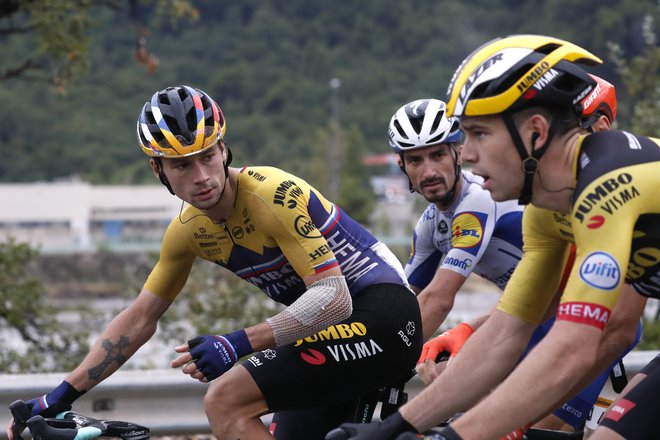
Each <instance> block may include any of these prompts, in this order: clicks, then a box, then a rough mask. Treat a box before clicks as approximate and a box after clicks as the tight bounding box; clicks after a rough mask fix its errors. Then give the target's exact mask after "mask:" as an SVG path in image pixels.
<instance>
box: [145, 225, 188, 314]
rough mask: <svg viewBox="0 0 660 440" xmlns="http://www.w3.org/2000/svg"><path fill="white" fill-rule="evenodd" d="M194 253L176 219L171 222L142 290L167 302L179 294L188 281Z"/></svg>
mask: <svg viewBox="0 0 660 440" xmlns="http://www.w3.org/2000/svg"><path fill="white" fill-rule="evenodd" d="M194 260H195V253H194V252H193V251H192V250H191V248H190V246H189V241H188V238H187V237H186V236H185V234H184V228H183V227H181V225H180V224H179V220H178V219H174V220H172V222H171V223H170V225H169V226H168V228H167V231H165V236H164V238H163V243H162V245H161V248H160V256H159V259H158V262H157V263H156V265H155V266H154V268H153V269H152V271H151V273H150V274H149V277H148V278H147V281H146V282H145V284H144V289H146V290H148V291H149V292H151V293H154V294H155V295H158V296H160V297H161V298H163V299H165V300H166V301H168V302H172V301H174V298H176V296H177V295H178V294H179V292H181V289H183V286H184V285H185V284H186V281H187V280H188V275H190V269H191V268H192V264H193V261H194Z"/></svg>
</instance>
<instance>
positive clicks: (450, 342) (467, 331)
mask: <svg viewBox="0 0 660 440" xmlns="http://www.w3.org/2000/svg"><path fill="white" fill-rule="evenodd" d="M472 333H474V329H473V328H472V327H471V326H470V325H469V324H468V323H466V322H462V323H460V324H458V325H457V326H456V327H454V328H452V329H449V330H447V331H446V332H444V333H442V334H441V335H440V336H436V337H435V338H433V339H430V340H429V341H427V342H426V344H424V346H423V347H422V354H421V356H420V357H419V360H418V361H417V363H418V364H420V363H422V362H424V361H425V360H427V359H429V360H432V361H433V362H437V361H438V359H437V358H438V355H439V354H440V353H442V352H443V351H446V352H448V353H449V357H450V359H451V358H453V357H454V356H456V355H457V354H458V352H459V351H461V348H463V344H465V341H467V340H468V338H469V337H470V335H472Z"/></svg>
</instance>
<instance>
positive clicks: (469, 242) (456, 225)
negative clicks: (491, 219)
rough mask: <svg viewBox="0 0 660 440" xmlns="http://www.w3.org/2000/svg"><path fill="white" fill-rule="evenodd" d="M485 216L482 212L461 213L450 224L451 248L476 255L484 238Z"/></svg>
mask: <svg viewBox="0 0 660 440" xmlns="http://www.w3.org/2000/svg"><path fill="white" fill-rule="evenodd" d="M487 217H488V216H487V215H486V214H484V213H483V212H462V213H460V214H458V215H457V216H456V217H454V219H453V220H452V222H451V246H452V247H454V248H459V249H463V250H465V251H466V252H469V253H470V254H472V255H475V256H476V255H477V253H478V252H479V246H480V245H481V243H482V240H483V237H484V224H485V223H486V219H487Z"/></svg>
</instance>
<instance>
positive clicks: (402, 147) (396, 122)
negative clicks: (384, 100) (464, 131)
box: [388, 99, 461, 153]
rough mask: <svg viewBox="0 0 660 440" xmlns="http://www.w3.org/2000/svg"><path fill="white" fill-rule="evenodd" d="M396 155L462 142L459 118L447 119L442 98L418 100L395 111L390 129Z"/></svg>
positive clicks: (389, 132) (392, 146) (392, 145)
mask: <svg viewBox="0 0 660 440" xmlns="http://www.w3.org/2000/svg"><path fill="white" fill-rule="evenodd" d="M388 135H389V138H390V147H391V148H392V150H394V152H395V153H402V152H404V151H408V150H414V149H416V148H424V147H428V146H430V145H437V144H442V143H446V144H449V143H454V142H459V141H460V140H461V132H460V130H459V122H458V118H455V117H449V118H448V117H447V106H446V104H445V103H444V102H442V101H440V100H439V99H418V100H416V101H412V102H409V103H408V104H406V105H404V106H403V107H401V108H400V109H399V110H397V111H396V113H395V114H394V116H392V119H391V120H390V128H389V130H388Z"/></svg>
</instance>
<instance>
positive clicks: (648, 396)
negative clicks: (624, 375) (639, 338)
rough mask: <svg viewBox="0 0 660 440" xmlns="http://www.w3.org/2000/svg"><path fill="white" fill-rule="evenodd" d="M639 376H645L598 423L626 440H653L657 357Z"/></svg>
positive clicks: (657, 423)
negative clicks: (642, 374)
mask: <svg viewBox="0 0 660 440" xmlns="http://www.w3.org/2000/svg"><path fill="white" fill-rule="evenodd" d="M640 373H644V374H646V377H645V378H644V379H642V381H641V382H639V383H638V384H637V385H635V387H634V388H633V389H631V390H630V391H628V392H627V393H626V395H625V396H623V397H622V398H621V399H620V400H619V401H618V402H617V403H616V404H615V405H614V406H613V407H611V408H610V409H608V410H607V412H606V413H605V415H604V416H603V420H602V421H601V422H600V424H601V426H606V427H607V428H610V429H611V430H613V431H615V432H616V433H617V434H619V435H620V436H622V437H623V438H626V439H636V440H657V439H658V436H659V435H660V434H658V433H660V418H659V417H658V415H659V414H660V355H658V356H656V357H655V358H654V359H653V360H652V361H651V362H649V364H648V365H646V366H645V367H644V368H643V369H642V370H641V371H640Z"/></svg>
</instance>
